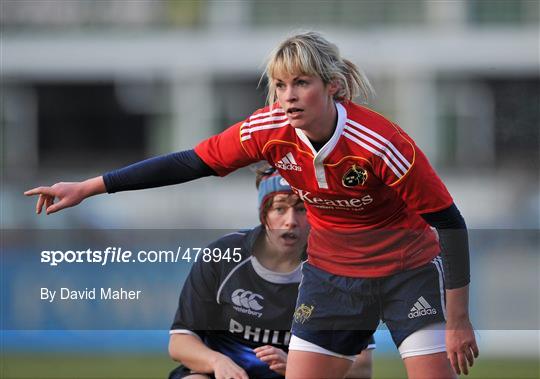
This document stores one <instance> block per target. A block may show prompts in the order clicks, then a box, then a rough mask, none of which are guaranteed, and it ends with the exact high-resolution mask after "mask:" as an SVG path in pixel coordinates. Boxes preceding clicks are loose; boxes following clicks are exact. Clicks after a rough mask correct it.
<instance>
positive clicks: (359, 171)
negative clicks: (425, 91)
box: [341, 164, 368, 187]
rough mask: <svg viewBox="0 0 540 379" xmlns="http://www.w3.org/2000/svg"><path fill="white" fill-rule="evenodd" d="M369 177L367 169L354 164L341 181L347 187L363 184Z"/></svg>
mask: <svg viewBox="0 0 540 379" xmlns="http://www.w3.org/2000/svg"><path fill="white" fill-rule="evenodd" d="M367 178H368V173H367V171H366V169H364V168H362V167H358V166H357V165H355V164H353V165H352V167H351V168H350V169H349V171H347V172H346V173H345V175H343V179H342V180H341V183H343V185H344V186H345V187H355V186H358V185H360V186H363V185H364V183H365V182H366V180H367Z"/></svg>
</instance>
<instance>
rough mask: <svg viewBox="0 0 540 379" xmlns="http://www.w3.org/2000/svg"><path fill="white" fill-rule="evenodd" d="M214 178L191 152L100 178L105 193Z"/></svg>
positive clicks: (147, 161) (207, 167) (212, 173)
mask: <svg viewBox="0 0 540 379" xmlns="http://www.w3.org/2000/svg"><path fill="white" fill-rule="evenodd" d="M210 175H217V174H216V173H215V171H214V170H212V169H211V168H210V167H209V166H208V165H207V164H206V163H204V162H203V160H202V159H201V158H199V156H198V155H197V154H196V153H195V151H194V150H185V151H180V152H177V153H172V154H167V155H162V156H159V157H155V158H150V159H147V160H144V161H141V162H137V163H134V164H132V165H130V166H127V167H124V168H121V169H118V170H114V171H110V172H107V173H106V174H104V175H103V180H104V182H105V188H106V189H107V192H108V193H113V192H119V191H129V190H138V189H144V188H154V187H162V186H167V185H171V184H179V183H184V182H188V181H190V180H194V179H198V178H202V177H205V176H210Z"/></svg>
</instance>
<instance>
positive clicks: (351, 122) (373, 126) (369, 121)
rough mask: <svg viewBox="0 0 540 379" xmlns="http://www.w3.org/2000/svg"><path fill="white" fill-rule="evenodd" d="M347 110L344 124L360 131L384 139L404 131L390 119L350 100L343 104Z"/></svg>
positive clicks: (401, 133)
mask: <svg viewBox="0 0 540 379" xmlns="http://www.w3.org/2000/svg"><path fill="white" fill-rule="evenodd" d="M343 105H344V107H345V109H346V111H347V120H346V125H348V126H350V127H353V128H355V129H357V130H359V131H361V132H364V133H367V134H369V135H373V136H380V137H383V138H385V139H392V138H393V137H394V136H396V135H404V134H405V132H404V131H403V130H402V129H401V128H400V127H399V126H398V125H397V124H396V123H395V122H393V121H392V120H390V119H389V118H387V117H386V116H383V115H382V114H380V113H378V112H376V111H374V110H373V109H371V108H368V107H367V106H364V105H359V104H356V103H353V102H352V101H349V102H346V103H344V104H343Z"/></svg>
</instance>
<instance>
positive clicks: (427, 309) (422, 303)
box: [409, 296, 437, 318]
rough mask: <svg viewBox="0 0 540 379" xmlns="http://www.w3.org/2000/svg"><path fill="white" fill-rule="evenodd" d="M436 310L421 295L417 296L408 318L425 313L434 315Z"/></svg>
mask: <svg viewBox="0 0 540 379" xmlns="http://www.w3.org/2000/svg"><path fill="white" fill-rule="evenodd" d="M436 314H437V310H436V309H435V308H433V307H432V306H431V305H429V303H428V302H427V301H426V299H424V297H423V296H420V297H419V298H418V301H417V302H416V303H414V306H413V307H412V308H411V311H410V313H409V318H415V317H420V316H426V315H436Z"/></svg>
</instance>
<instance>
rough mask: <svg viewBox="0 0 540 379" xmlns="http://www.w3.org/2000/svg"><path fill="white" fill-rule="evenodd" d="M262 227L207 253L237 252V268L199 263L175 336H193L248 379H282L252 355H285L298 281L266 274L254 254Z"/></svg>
mask: <svg viewBox="0 0 540 379" xmlns="http://www.w3.org/2000/svg"><path fill="white" fill-rule="evenodd" d="M261 232H264V230H263V228H262V227H261V226H258V227H257V228H255V229H252V230H247V231H240V232H236V233H232V234H229V235H226V236H224V237H222V238H221V239H219V240H217V241H216V242H214V243H212V244H211V245H210V246H209V248H211V249H213V248H220V249H221V251H225V250H226V249H227V248H230V249H231V250H232V249H234V248H240V253H241V255H242V259H241V261H240V262H232V260H231V261H230V262H226V261H221V262H217V263H216V262H209V263H205V262H203V261H198V262H196V263H195V264H194V266H193V267H192V269H191V272H190V274H189V276H188V278H187V280H186V282H185V284H184V287H183V289H182V293H181V294H180V300H179V305H178V309H177V311H176V315H175V318H174V322H173V325H172V327H171V334H173V333H194V334H196V335H198V336H199V337H200V338H201V339H202V340H203V341H204V342H205V344H206V345H207V346H208V347H210V348H211V349H213V350H216V351H219V352H221V353H223V354H225V355H227V356H228V357H230V358H231V359H232V360H234V361H235V362H236V364H238V365H239V366H240V367H242V368H243V369H244V370H245V371H246V372H247V374H248V375H249V377H250V378H257V377H259V378H279V377H281V376H280V375H278V374H277V373H275V372H274V371H272V370H270V369H269V368H268V364H266V363H264V362H262V361H261V360H259V359H258V358H257V357H256V356H255V353H254V352H253V349H254V348H256V347H259V346H263V345H273V346H275V347H278V348H280V349H282V350H284V351H288V348H287V346H288V344H289V340H290V337H291V334H290V329H291V323H292V317H293V313H294V309H295V300H296V297H297V294H298V285H299V283H300V279H301V271H300V266H299V267H298V268H297V269H296V270H294V271H292V272H290V273H276V272H273V271H270V270H268V269H266V268H264V267H263V266H262V265H261V264H260V263H259V261H258V260H257V258H256V257H255V256H254V255H253V254H252V253H253V245H254V243H255V241H256V239H257V237H258V236H259V234H260V233H261Z"/></svg>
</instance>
